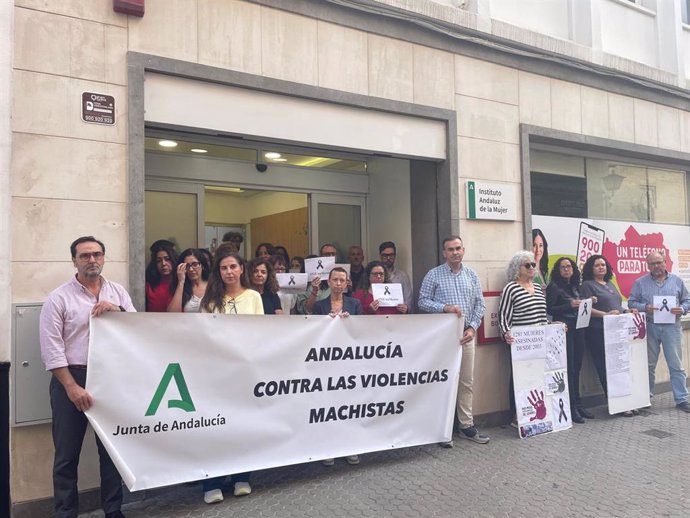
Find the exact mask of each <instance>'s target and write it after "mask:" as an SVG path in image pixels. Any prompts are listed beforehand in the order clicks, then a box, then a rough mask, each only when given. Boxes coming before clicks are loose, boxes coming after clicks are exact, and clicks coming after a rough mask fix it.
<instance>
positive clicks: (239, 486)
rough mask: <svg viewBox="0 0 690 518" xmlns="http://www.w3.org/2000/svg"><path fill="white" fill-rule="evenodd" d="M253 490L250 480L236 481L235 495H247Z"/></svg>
mask: <svg viewBox="0 0 690 518" xmlns="http://www.w3.org/2000/svg"><path fill="white" fill-rule="evenodd" d="M251 492H252V486H250V485H249V482H235V496H245V495H248V494H249V493H251Z"/></svg>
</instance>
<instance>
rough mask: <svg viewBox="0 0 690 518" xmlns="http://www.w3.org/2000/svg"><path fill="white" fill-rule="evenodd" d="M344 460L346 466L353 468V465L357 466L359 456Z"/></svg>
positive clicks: (348, 457)
mask: <svg viewBox="0 0 690 518" xmlns="http://www.w3.org/2000/svg"><path fill="white" fill-rule="evenodd" d="M345 460H346V461H347V463H348V464H350V465H352V466H354V465H355V464H359V455H348V456H347V457H345Z"/></svg>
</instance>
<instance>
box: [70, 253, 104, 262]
mask: <svg viewBox="0 0 690 518" xmlns="http://www.w3.org/2000/svg"><path fill="white" fill-rule="evenodd" d="M104 255H105V254H104V253H103V252H83V253H81V254H79V255H78V256H77V259H79V260H80V261H90V260H91V258H93V259H95V260H96V261H98V260H99V259H103V256H104Z"/></svg>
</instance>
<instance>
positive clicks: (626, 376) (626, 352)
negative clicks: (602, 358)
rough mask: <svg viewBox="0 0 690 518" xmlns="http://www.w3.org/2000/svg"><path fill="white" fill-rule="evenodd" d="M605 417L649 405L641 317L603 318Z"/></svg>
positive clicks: (633, 315)
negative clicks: (606, 386)
mask: <svg viewBox="0 0 690 518" xmlns="http://www.w3.org/2000/svg"><path fill="white" fill-rule="evenodd" d="M604 349H605V352H606V380H607V385H608V403H609V414H611V415H613V414H618V413H620V412H625V411H627V410H633V409H636V408H643V407H646V406H649V405H650V401H649V373H648V368H647V319H646V317H645V314H644V313H624V314H622V315H604Z"/></svg>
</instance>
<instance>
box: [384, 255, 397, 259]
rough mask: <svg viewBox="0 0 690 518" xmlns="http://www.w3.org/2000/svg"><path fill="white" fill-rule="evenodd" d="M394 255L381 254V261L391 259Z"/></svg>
mask: <svg viewBox="0 0 690 518" xmlns="http://www.w3.org/2000/svg"><path fill="white" fill-rule="evenodd" d="M394 257H395V254H381V259H393V258H394Z"/></svg>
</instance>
